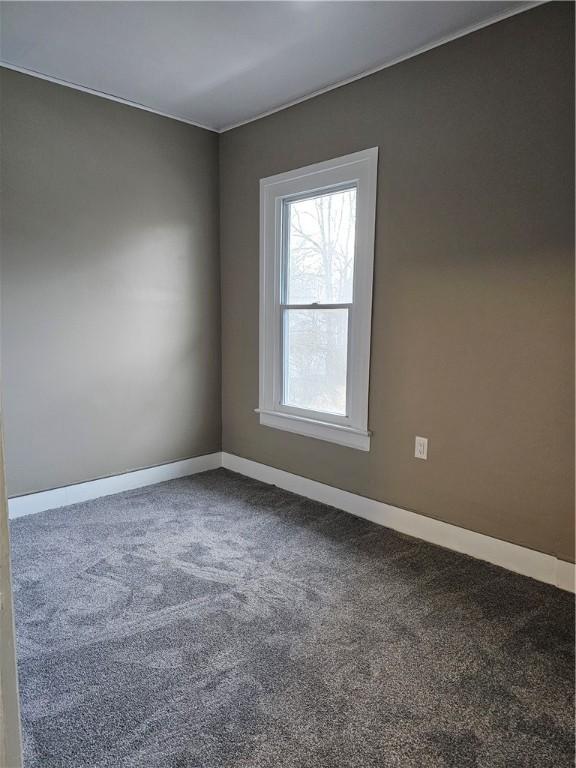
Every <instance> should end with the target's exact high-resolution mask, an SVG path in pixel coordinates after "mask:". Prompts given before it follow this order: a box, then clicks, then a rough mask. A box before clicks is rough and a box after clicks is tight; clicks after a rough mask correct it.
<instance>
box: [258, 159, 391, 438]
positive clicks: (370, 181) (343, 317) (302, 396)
mask: <svg viewBox="0 0 576 768" xmlns="http://www.w3.org/2000/svg"><path fill="white" fill-rule="evenodd" d="M377 161H378V149H377V148H374V149H368V150H365V151H363V152H356V153H354V154H352V155H347V156H346V157H340V158H337V159H336V160H329V161H328V162H325V163H318V164H317V165H312V166H309V167H307V168H300V169H298V170H296V171H290V172H288V173H282V174H279V175H278V176H271V177H269V178H267V179H262V180H261V182H260V403H259V408H258V409H257V410H258V412H259V414H260V423H261V424H263V425H265V426H268V427H275V428H277V429H284V430H288V431H289V432H297V433H298V434H302V435H308V436H310V437H316V438H319V439H322V440H329V441H331V442H334V443H340V444H342V445H347V446H349V447H352V448H359V449H361V450H364V451H368V450H369V449H370V432H369V431H368V378H369V365H370V325H371V314H372V273H373V262H374V219H375V207H376V172H377Z"/></svg>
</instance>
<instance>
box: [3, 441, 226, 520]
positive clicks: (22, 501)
mask: <svg viewBox="0 0 576 768" xmlns="http://www.w3.org/2000/svg"><path fill="white" fill-rule="evenodd" d="M221 466H222V457H221V454H220V452H217V453H209V454H207V455H205V456H196V457H195V458H193V459H184V460H183V461H173V462H171V463H170V464H161V465H160V466H158V467H149V468H148V469H136V470H134V471H133V472H125V473H124V474H122V475H113V476H112V477H102V478H100V479H99V480H90V481H89V482H87V483H76V484H75V485H67V486H64V487H63V488H55V489H54V490H52V491H40V492H39V493H29V494H27V495H26V496H15V497H13V498H11V499H8V517H9V518H10V519H14V518H17V517H22V516H23V515H32V514H34V513H35V512H43V511H44V510H46V509H55V508H56V507H67V506H68V505H69V504H77V503H78V502H80V501H88V499H97V498H99V497H100V496H110V495H111V494H113V493H121V492H122V491H130V490H132V489H133V488H144V487H145V486H147V485H154V484H155V483H162V482H164V480H174V479H175V478H177V477H186V476H187V475H195V474H197V473H198V472H206V471H207V470H209V469H218V468H219V467H221Z"/></svg>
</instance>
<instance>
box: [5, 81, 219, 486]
mask: <svg viewBox="0 0 576 768" xmlns="http://www.w3.org/2000/svg"><path fill="white" fill-rule="evenodd" d="M0 77H1V91H0V99H1V109H2V136H1V163H2V165H1V176H2V180H1V184H2V187H1V193H2V198H1V201H0V202H1V215H2V222H1V223H2V227H1V272H0V275H1V283H2V327H1V342H2V400H3V409H4V419H5V421H4V430H5V444H6V472H7V485H8V492H9V495H11V496H13V495H18V494H22V493H27V492H32V491H39V490H42V489H47V488H54V487H58V486H62V485H68V484H70V483H75V482H81V481H86V480H90V479H93V478H97V477H102V476H106V475H112V474H119V473H122V472H125V471H127V470H131V469H136V468H139V467H148V466H154V465H157V464H164V463H167V462H170V461H176V460H178V459H185V458H190V457H193V456H198V455H201V454H205V453H212V452H213V451H217V450H219V448H220V434H221V424H220V291H219V279H220V277H219V257H218V136H217V135H216V134H214V133H212V132H210V131H205V130H202V129H198V128H195V127H192V126H188V125H184V124H182V123H178V122H176V121H174V120H170V119H166V118H162V117H159V116H157V115H152V114H150V113H147V112H143V111H141V110H137V109H133V108H130V107H127V106H123V105H120V104H117V103H114V102H110V101H106V100H103V99H99V98H95V97H94V96H91V95H88V94H85V93H80V92H78V91H74V90H71V89H69V88H65V87H62V86H58V85H54V84H51V83H47V82H45V81H43V80H39V79H36V78H32V77H28V76H25V75H21V74H17V73H15V72H10V71H7V70H2V71H1V72H0Z"/></svg>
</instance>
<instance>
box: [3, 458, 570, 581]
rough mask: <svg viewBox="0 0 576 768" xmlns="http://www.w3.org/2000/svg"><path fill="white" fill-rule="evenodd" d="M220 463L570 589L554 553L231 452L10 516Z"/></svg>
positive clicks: (35, 499) (68, 492)
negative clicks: (418, 512) (309, 478)
mask: <svg viewBox="0 0 576 768" xmlns="http://www.w3.org/2000/svg"><path fill="white" fill-rule="evenodd" d="M219 467H225V468H226V469H230V470H232V471H233V472H238V473H239V474H241V475H246V476H248V477H253V478H254V479H256V480H261V481H262V482H264V483H270V485H277V486H278V487H279V488H284V489H285V490H287V491H292V492H293V493H297V494H299V495H300V496H305V497H307V498H309V499H313V500H314V501H319V502H321V503H322V504H329V505H330V506H332V507H336V508H337V509H342V510H344V511H345V512H349V513H350V514H352V515H356V517H362V518H364V519H365V520H371V521H372V522H373V523H377V524H378V525H383V526H385V527H386V528H392V529H393V530H395V531H399V532H400V533H405V534H407V535H409V536H414V537H415V538H417V539H422V540H424V541H429V542H431V543H432V544H438V545H440V546H442V547H446V548H447V549H453V550H455V551H456V552H462V553H464V554H466V555H471V556H472V557H476V558H478V559H479V560H485V561H486V562H488V563H493V564H494V565H499V566H501V567H502V568H506V569H508V570H509V571H514V572H515V573H521V574H522V575H523V576H530V577H531V578H533V579H537V580H538V581H543V582H545V583H546V584H553V585H554V586H556V587H559V588H560V589H565V590H568V591H569V592H574V591H575V581H576V566H575V565H574V563H567V562H565V561H564V560H558V558H556V557H554V556H553V555H546V554H544V553H543V552H536V551H535V550H533V549H527V548H526V547H520V546H518V545H517V544H511V543H510V542H508V541H502V540H501V539H494V538H492V537H491V536H485V535H484V534H482V533H475V532H474V531H469V530H467V529H466V528H459V527H458V526H457V525H451V524H450V523H444V522H442V521H441V520H435V519H433V518H431V517H426V516H424V515H419V514H417V513H416V512H408V511H407V510H406V509H401V508H400V507H393V506H392V505H391V504H385V503H384V502H382V501H375V500H374V499H368V498H366V497H365V496H359V495H358V494H355V493H350V492H349V491H342V490H341V489H340V488H333V487H332V486H330V485H325V484H324V483H319V482H317V481H316V480H308V479H307V478H305V477H300V476H299V475H293V474H291V473H290V472H284V471H283V470H281V469H275V468H274V467H269V466H267V465H266V464H259V463H258V462H256V461H251V460H250V459H243V458H241V457H240V456H234V455H233V454H231V453H219V452H217V453H210V454H207V455H206V456H197V457H196V458H193V459H184V461H175V462H172V463H171V464H162V465H161V466H159V467H150V468H148V469H138V470H135V471H134V472H126V473H124V474H122V475H114V476H113V477H103V478H101V479H99V480H91V481H89V482H87V483H77V484H76V485H68V486H65V487H64V488H55V489H54V490H51V491H40V493H30V494H28V495H26V496H15V497H13V498H11V499H9V500H8V514H9V517H10V519H15V518H17V517H22V516H23V515H32V514H34V513H35V512H43V511H44V510H47V509H55V508H57V507H66V506H68V505H69V504H77V503H78V502H80V501H87V500H88V499H97V498H99V497H101V496H110V495H111V494H113V493H121V492H122V491H129V490H132V489H133V488H143V487H145V486H147V485H154V484H155V483H162V482H164V481H165V480H173V479H175V478H177V477H186V476H187V475H194V474H197V473H198V472H206V471H207V470H209V469H218V468H219Z"/></svg>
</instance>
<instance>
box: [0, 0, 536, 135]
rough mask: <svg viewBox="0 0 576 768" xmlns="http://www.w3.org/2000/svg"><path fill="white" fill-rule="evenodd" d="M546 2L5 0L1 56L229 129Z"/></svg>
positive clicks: (63, 79)
mask: <svg viewBox="0 0 576 768" xmlns="http://www.w3.org/2000/svg"><path fill="white" fill-rule="evenodd" d="M535 4H537V3H524V2H492V1H491V2H430V1H428V2H326V1H325V2H313V1H311V0H307V1H300V2H241V1H239V2H2V3H1V4H0V63H3V64H5V65H8V66H12V67H14V68H17V69H22V70H24V71H30V72H34V73H37V74H41V75H43V76H46V77H48V78H49V79H54V80H57V81H58V82H65V83H67V84H70V85H72V84H73V85H76V86H81V87H82V88H84V89H88V90H92V91H95V92H98V93H100V94H102V95H108V96H113V97H116V98H118V99H119V100H122V101H129V102H132V103H135V104H137V105H140V106H143V107H146V108H148V109H150V110H152V111H155V112H159V113H161V114H166V115H170V116H172V117H176V118H178V119H181V120H185V121H187V122H191V123H194V124H197V125H202V126H205V127H208V128H211V129H213V130H216V131H221V130H226V129H227V128H229V127H232V126H234V125H237V124H239V123H242V122H246V121H249V120H252V119H254V118H256V117H259V116H261V115H262V114H265V113H267V112H271V111H275V110H277V109H281V108H282V107H284V106H287V105H289V104H290V103H294V102H295V101H300V100H302V99H304V98H306V97H308V96H310V95H312V94H314V93H317V92H318V91H322V90H327V89H329V88H330V87H334V86H336V85H339V84H341V83H343V82H345V81H347V80H350V79H354V78H356V77H359V76H361V75H363V74H366V73H368V72H370V71H374V70H377V69H381V68H383V67H384V66H387V65H388V64H391V63H393V62H395V61H398V60H401V59H403V58H407V57H409V56H411V55H414V54H415V53H418V52H419V51H421V50H422V49H427V48H430V47H433V46H434V45H437V44H439V43H441V42H445V41H446V40H449V39H453V38H454V37H458V36H460V35H461V34H465V33H466V32H468V31H471V30H472V29H474V28H477V27H478V26H483V25H485V24H487V23H491V22H492V21H497V20H498V19H500V18H503V17H504V16H507V15H510V14H511V13H514V12H518V11H521V10H525V9H526V8H527V7H531V6H532V5H535Z"/></svg>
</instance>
